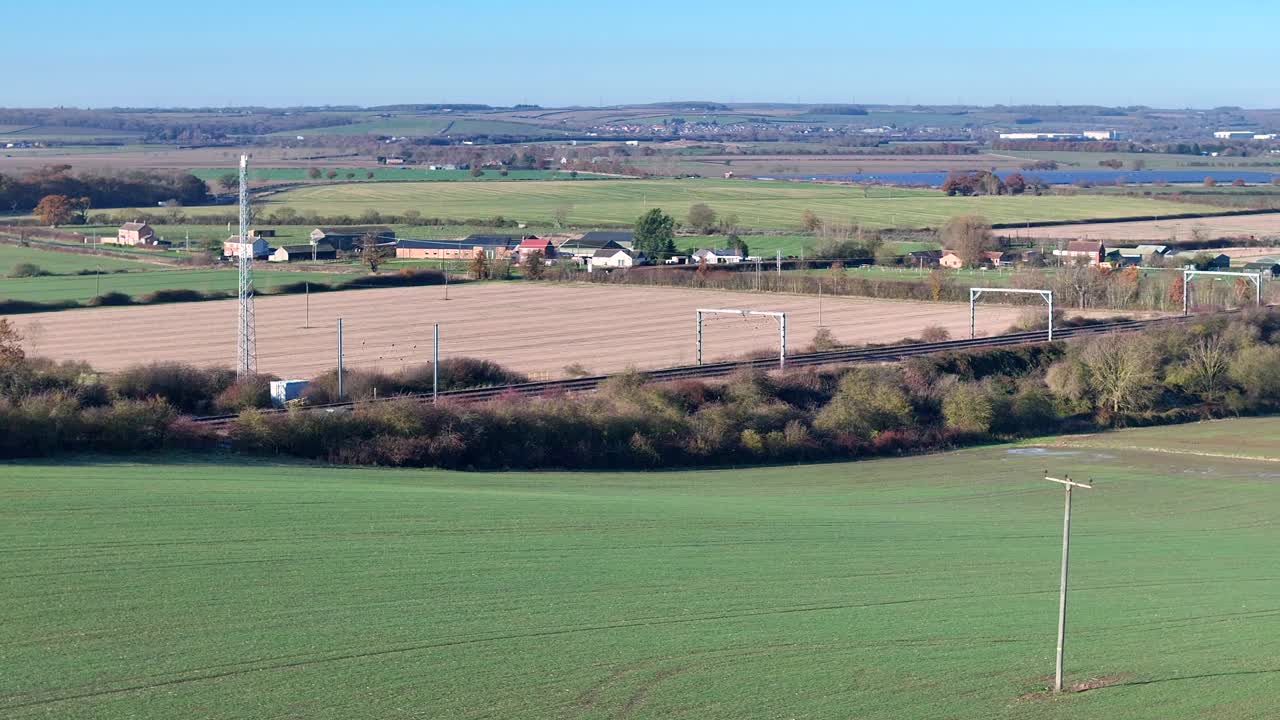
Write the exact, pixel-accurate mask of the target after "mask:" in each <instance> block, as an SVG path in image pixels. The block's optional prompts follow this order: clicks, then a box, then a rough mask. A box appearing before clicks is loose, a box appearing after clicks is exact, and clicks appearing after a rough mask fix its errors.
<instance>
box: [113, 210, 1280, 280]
mask: <svg viewBox="0 0 1280 720" xmlns="http://www.w3.org/2000/svg"><path fill="white" fill-rule="evenodd" d="M274 238H275V230H272V229H260V230H251V231H250V236H249V241H248V242H244V243H242V242H241V241H240V237H239V236H237V235H232V236H229V237H228V238H227V239H226V240H225V241H224V242H223V244H222V256H223V257H224V258H227V259H231V258H238V257H240V255H241V254H242V253H250V254H252V256H253V258H254V259H257V260H266V261H268V262H272V263H296V262H320V261H327V260H337V259H339V258H340V257H341V256H342V255H343V254H359V253H360V252H361V250H362V249H363V248H364V247H365V245H366V243H367V242H368V239H369V238H373V239H374V240H375V246H376V247H381V248H384V249H385V250H386V251H387V254H388V255H389V256H390V255H391V254H392V253H394V257H395V258H396V259H399V260H440V261H445V260H454V261H458V260H461V261H469V260H471V259H473V258H475V257H476V256H477V255H480V256H483V257H484V258H485V259H487V260H491V261H495V260H496V261H506V260H509V261H511V262H513V263H517V264H523V263H524V262H526V261H527V260H528V259H529V257H530V256H531V255H532V254H533V253H534V252H537V253H540V254H541V257H542V259H543V261H544V262H546V263H548V264H551V263H555V262H560V263H563V262H570V263H574V264H576V265H577V266H578V267H579V268H581V269H583V270H586V271H588V272H592V271H595V270H604V271H612V270H618V269H626V268H630V267H634V266H638V265H651V264H655V261H654V260H653V259H652V258H647V257H645V255H644V254H643V253H641V252H639V251H637V250H636V249H635V235H634V233H633V232H631V231H630V230H593V231H590V232H585V233H577V234H554V235H545V236H536V235H499V234H472V235H467V236H466V237H463V238H458V239H435V240H420V239H412V238H397V237H396V232H395V230H393V229H392V228H390V227H387V226H356V227H318V228H315V229H314V230H312V231H311V233H310V235H309V238H308V242H305V243H289V244H281V245H273V244H272V242H271V241H272V240H273V239H274ZM101 242H102V243H104V244H109V245H122V246H129V247H150V248H155V249H165V248H168V247H171V245H172V243H171V242H169V241H166V240H162V239H160V238H159V237H158V236H157V235H156V233H155V230H154V229H153V228H152V227H151V226H150V225H149V224H147V223H145V222H127V223H124V224H123V225H121V226H120V227H119V229H118V231H117V233H116V236H115V237H107V238H104V239H102V241H101ZM762 260H763V258H760V257H756V256H752V255H744V254H743V253H741V252H739V251H738V250H734V249H731V248H702V249H698V250H696V251H694V252H693V253H692V254H689V255H673V256H672V257H669V258H666V259H665V260H663V261H662V263H663V264H666V265H689V264H692V265H701V264H706V265H736V264H739V263H744V262H757V261H762ZM902 263H903V264H904V265H907V266H910V267H914V268H932V267H937V268H944V269H949V270H959V269H962V268H965V267H972V266H975V265H976V266H977V267H984V268H1007V267H1011V266H1015V265H1020V264H1021V265H1032V266H1037V265H1046V264H1080V265H1090V266H1105V267H1109V268H1123V267H1131V266H1145V267H1183V266H1191V265H1195V266H1196V267H1197V268H1198V269H1201V270H1225V269H1227V268H1229V267H1231V257H1230V256H1229V255H1227V254H1225V253H1217V252H1212V251H1205V250H1185V251H1181V252H1178V251H1176V249H1175V248H1174V247H1173V246H1170V245H1160V244H1143V245H1137V246H1134V247H1107V246H1106V244H1105V243H1103V242H1101V241H1093V240H1072V241H1068V242H1066V243H1064V244H1062V246H1061V247H1058V248H1053V249H1052V250H1051V251H1050V252H1049V255H1048V256H1046V254H1045V250H1042V249H1038V248H1030V249H1023V250H1016V251H1015V250H988V251H983V252H982V253H981V256H980V257H979V258H978V259H977V262H976V263H975V262H974V261H973V259H971V258H969V259H967V258H965V257H964V256H962V255H961V253H959V252H957V251H955V250H951V249H947V248H943V249H941V250H917V251H914V252H910V253H907V254H906V255H904V256H903V258H902ZM1242 269H1244V270H1246V271H1253V272H1264V273H1269V274H1271V275H1273V276H1280V259H1278V258H1270V257H1266V258H1259V259H1257V260H1254V261H1251V262H1249V263H1246V264H1245V265H1244V266H1243V268H1242Z"/></svg>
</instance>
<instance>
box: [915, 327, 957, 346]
mask: <svg viewBox="0 0 1280 720" xmlns="http://www.w3.org/2000/svg"><path fill="white" fill-rule="evenodd" d="M920 339H921V340H923V341H925V342H927V343H939V342H946V341H948V340H950V339H951V333H950V332H948V331H947V329H946V328H944V327H942V326H940V325H930V326H928V327H926V328H925V329H924V330H921V331H920Z"/></svg>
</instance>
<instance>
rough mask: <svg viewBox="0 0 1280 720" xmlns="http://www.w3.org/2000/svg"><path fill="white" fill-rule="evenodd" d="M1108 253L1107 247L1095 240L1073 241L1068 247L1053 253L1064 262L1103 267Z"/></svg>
mask: <svg viewBox="0 0 1280 720" xmlns="http://www.w3.org/2000/svg"><path fill="white" fill-rule="evenodd" d="M1106 253H1107V248H1106V246H1104V245H1103V244H1102V243H1101V242H1099V241H1094V240H1072V241H1071V242H1069V243H1067V246H1066V247H1064V248H1060V249H1056V250H1054V251H1053V254H1054V255H1055V256H1056V257H1057V258H1058V259H1059V260H1061V261H1063V262H1088V263H1089V264H1090V265H1101V264H1102V258H1103V256H1105V255H1106Z"/></svg>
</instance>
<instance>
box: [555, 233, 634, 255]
mask: <svg viewBox="0 0 1280 720" xmlns="http://www.w3.org/2000/svg"><path fill="white" fill-rule="evenodd" d="M593 234H595V233H587V235H593ZM614 248H621V249H624V250H625V249H626V246H624V245H623V244H622V243H619V242H615V241H613V240H609V239H599V238H595V239H591V240H588V239H587V236H586V235H584V236H582V237H581V238H577V239H571V240H565V241H564V242H562V243H560V245H559V246H557V247H556V254H557V255H559V256H561V257H566V256H567V257H575V258H578V259H580V260H583V261H589V260H590V258H592V257H593V256H595V254H596V251H597V250H605V249H614Z"/></svg>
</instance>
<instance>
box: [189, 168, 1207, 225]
mask: <svg viewBox="0 0 1280 720" xmlns="http://www.w3.org/2000/svg"><path fill="white" fill-rule="evenodd" d="M695 203H706V204H708V205H710V206H711V207H712V208H713V209H714V210H716V211H717V212H719V213H721V214H729V213H732V214H735V215H737V216H738V220H739V223H740V224H741V225H742V226H744V227H750V228H761V229H780V230H781V229H787V230H794V229H798V228H800V227H801V222H802V217H803V215H804V212H805V211H806V210H812V211H814V212H815V213H817V214H818V216H819V217H822V218H824V219H825V220H827V221H829V222H840V223H854V222H856V223H862V224H863V225H867V226H873V227H893V226H907V227H937V226H939V225H941V224H942V223H943V222H945V221H946V220H947V218H949V217H952V216H954V215H961V214H965V213H978V214H980V215H983V216H985V217H986V218H987V219H988V220H990V221H991V222H1019V221H1026V220H1064V219H1076V218H1086V217H1108V216H1111V217H1114V216H1127V215H1148V214H1151V215H1155V214H1162V213H1168V212H1170V209H1169V208H1170V206H1169V204H1168V203H1164V202H1161V201H1159V200H1151V199H1146V198H1131V197H1100V196H1044V197H1031V196H1016V197H1014V196H995V197H992V196H986V197H968V198H966V197H947V196H945V195H943V194H942V193H940V192H937V191H933V190H907V189H901V188H895V189H894V190H893V192H892V194H891V195H889V194H885V195H877V194H871V195H869V196H864V193H863V190H862V189H861V188H854V187H847V186H839V185H823V184H817V183H790V182H770V181H752V180H598V181H594V182H589V183H576V182H557V181H550V182H538V183H525V182H511V183H501V182H490V183H439V184H431V183H391V182H386V183H368V184H365V183H356V184H344V185H326V186H319V187H304V188H297V189H293V190H288V191H285V192H282V193H278V194H275V195H271V196H270V197H268V198H266V199H265V200H264V201H263V202H262V204H261V206H262V209H263V210H264V211H270V210H272V209H274V208H277V207H285V206H287V207H291V208H293V209H295V210H297V211H299V212H318V213H322V214H329V215H333V214H340V213H341V214H347V215H351V216H353V217H358V216H359V215H360V214H361V213H363V212H364V211H366V210H369V209H375V210H379V211H382V212H389V213H398V212H405V211H407V210H417V211H419V212H421V213H422V214H423V216H424V217H448V218H488V217H494V216H496V215H502V216H504V217H507V218H512V219H516V220H519V221H521V222H525V223H530V224H544V225H546V224H550V223H551V222H552V220H553V218H554V215H555V211H556V209H557V208H561V207H565V208H568V210H569V222H570V223H572V224H574V225H578V226H591V225H596V224H601V225H604V224H617V223H627V224H630V223H633V222H634V221H635V220H636V218H637V217H639V216H640V215H641V214H642V213H643V212H644V211H645V210H646V209H647V208H654V207H660V208H663V209H664V210H666V211H667V212H669V213H672V214H674V215H675V216H676V217H677V218H679V219H681V220H683V219H684V218H685V217H686V216H687V214H688V212H689V207H690V206H691V205H693V204H695ZM1177 208H1178V211H1179V212H1193V211H1195V210H1198V209H1199V210H1205V211H1210V210H1212V209H1213V208H1211V207H1203V208H1202V207H1200V206H1198V205H1194V204H1179V205H1178V206H1177ZM183 210H184V212H186V214H187V215H189V216H191V217H193V218H196V217H199V216H200V215H201V214H204V213H225V212H226V208H225V207H210V208H202V207H190V208H184V209H183Z"/></svg>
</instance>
